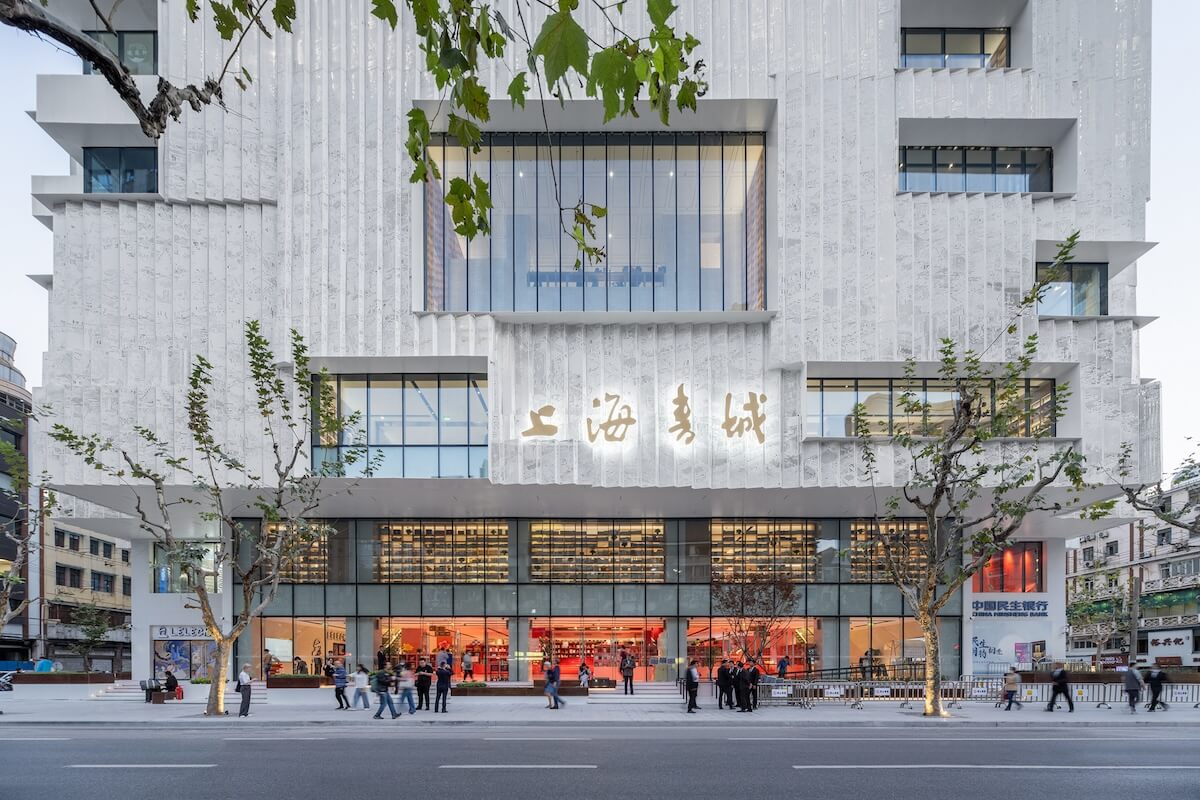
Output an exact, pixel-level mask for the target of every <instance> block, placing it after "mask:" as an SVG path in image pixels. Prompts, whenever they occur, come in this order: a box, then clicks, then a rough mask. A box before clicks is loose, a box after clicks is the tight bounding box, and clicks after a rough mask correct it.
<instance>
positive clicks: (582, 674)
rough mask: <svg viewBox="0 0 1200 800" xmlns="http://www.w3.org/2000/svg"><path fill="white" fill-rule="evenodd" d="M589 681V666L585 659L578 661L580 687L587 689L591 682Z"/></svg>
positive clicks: (590, 672)
mask: <svg viewBox="0 0 1200 800" xmlns="http://www.w3.org/2000/svg"><path fill="white" fill-rule="evenodd" d="M591 682H592V670H591V667H589V666H588V665H587V662H586V661H583V662H580V664H579V685H580V686H581V687H583V688H584V689H587V688H588V685H589V684H591Z"/></svg>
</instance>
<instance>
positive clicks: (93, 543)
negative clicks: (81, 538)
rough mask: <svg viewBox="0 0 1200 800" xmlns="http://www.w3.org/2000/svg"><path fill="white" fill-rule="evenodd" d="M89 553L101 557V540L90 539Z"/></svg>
mask: <svg viewBox="0 0 1200 800" xmlns="http://www.w3.org/2000/svg"><path fill="white" fill-rule="evenodd" d="M88 552H89V553H91V554H92V555H94V556H98V555H100V540H99V539H89V540H88Z"/></svg>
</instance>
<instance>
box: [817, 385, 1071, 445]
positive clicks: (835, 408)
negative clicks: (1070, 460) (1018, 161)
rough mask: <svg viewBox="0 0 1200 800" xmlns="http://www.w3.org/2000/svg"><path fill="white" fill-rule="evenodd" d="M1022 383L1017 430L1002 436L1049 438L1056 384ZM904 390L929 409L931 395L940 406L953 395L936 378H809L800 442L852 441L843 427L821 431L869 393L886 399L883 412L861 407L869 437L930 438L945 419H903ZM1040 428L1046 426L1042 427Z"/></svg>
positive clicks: (850, 412)
mask: <svg viewBox="0 0 1200 800" xmlns="http://www.w3.org/2000/svg"><path fill="white" fill-rule="evenodd" d="M1023 381H1024V391H1023V398H1022V400H1023V402H1024V404H1025V411H1024V414H1022V415H1021V416H1022V424H1021V429H1020V430H1019V431H1010V432H1008V433H1007V434H1006V438H1016V439H1029V438H1034V437H1039V436H1040V437H1050V438H1053V437H1055V436H1056V435H1057V423H1058V421H1057V420H1056V419H1054V418H1053V408H1054V405H1055V398H1056V396H1057V395H1056V392H1057V382H1056V381H1055V380H1054V379H1053V378H1025V379H1023ZM1047 388H1048V389H1049V391H1048V392H1047V391H1046V389H1047ZM814 390H815V391H814ZM835 390H836V391H835ZM910 390H911V391H912V392H913V393H914V394H915V395H916V396H917V397H916V399H917V400H918V401H922V398H924V400H923V402H925V403H927V404H930V405H934V406H936V405H937V402H936V401H935V400H931V399H930V398H931V397H935V398H941V402H945V401H946V400H948V399H952V398H953V396H954V395H953V387H952V386H951V385H950V384H949V383H948V382H947V381H943V380H941V379H940V378H913V379H911V380H910V379H907V378H809V379H808V381H807V382H806V385H805V403H806V407H805V421H804V435H805V437H806V438H807V437H820V438H843V439H844V438H854V432H853V431H847V430H845V428H844V427H843V428H842V429H841V430H840V431H837V432H833V430H832V429H831V428H830V429H828V430H827V423H828V421H830V420H837V419H846V420H849V419H852V418H853V411H854V406H855V405H856V404H858V403H864V400H863V398H862V396H863V393H864V392H866V393H870V394H871V395H878V394H879V393H881V392H886V394H887V399H888V402H887V411H886V413H878V412H876V413H872V408H871V405H870V403H869V402H866V403H864V405H866V406H867V409H866V414H865V415H864V419H865V422H866V423H867V425H868V426H869V427H870V428H871V435H872V436H877V437H883V436H891V435H893V434H894V433H895V432H896V431H897V423H899V424H900V425H902V426H906V427H905V430H906V431H908V432H910V433H913V435H916V436H932V435H936V433H935V432H933V428H932V427H931V426H932V425H935V424H937V423H938V422H946V421H948V420H949V417H946V416H945V415H939V414H937V413H934V412H933V411H932V410H931V411H930V412H929V413H927V414H926V415H925V416H924V418H923V419H921V420H920V421H918V420H915V419H914V420H906V419H905V418H904V409H903V407H902V406H901V395H903V394H904V392H906V391H910ZM997 391H998V390H997V386H996V382H995V381H992V382H991V397H990V399H989V400H988V403H987V407H988V408H989V409H991V408H995V407H996V396H997ZM1035 392H1036V393H1035ZM847 394H852V395H853V398H854V399H853V402H850V403H849V404H847V403H846V402H845V399H844V398H845V396H846V395H847ZM835 396H836V397H842V398H843V400H842V402H841V403H840V404H838V405H833V404H830V403H829V402H828V401H829V398H830V397H835ZM814 401H815V402H816V406H815V407H814ZM918 425H919V427H920V431H919V432H918V431H917V426H918ZM1043 426H1048V427H1047V428H1045V429H1044V428H1043Z"/></svg>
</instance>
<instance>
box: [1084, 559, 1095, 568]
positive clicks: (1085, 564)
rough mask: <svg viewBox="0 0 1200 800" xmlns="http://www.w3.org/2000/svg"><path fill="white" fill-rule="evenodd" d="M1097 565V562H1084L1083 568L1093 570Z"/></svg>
mask: <svg viewBox="0 0 1200 800" xmlns="http://www.w3.org/2000/svg"><path fill="white" fill-rule="evenodd" d="M1095 565H1096V562H1095V561H1085V562H1083V567H1084V569H1091V568H1092V567H1094V566H1095Z"/></svg>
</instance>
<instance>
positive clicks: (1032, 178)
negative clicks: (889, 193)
mask: <svg viewBox="0 0 1200 800" xmlns="http://www.w3.org/2000/svg"><path fill="white" fill-rule="evenodd" d="M899 183H900V191H902V192H930V191H939V192H963V191H966V192H1050V191H1053V184H1054V180H1053V152H1052V150H1051V149H1050V148H1048V147H1024V148H1012V147H969V148H964V147H902V148H900V181H899Z"/></svg>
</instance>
